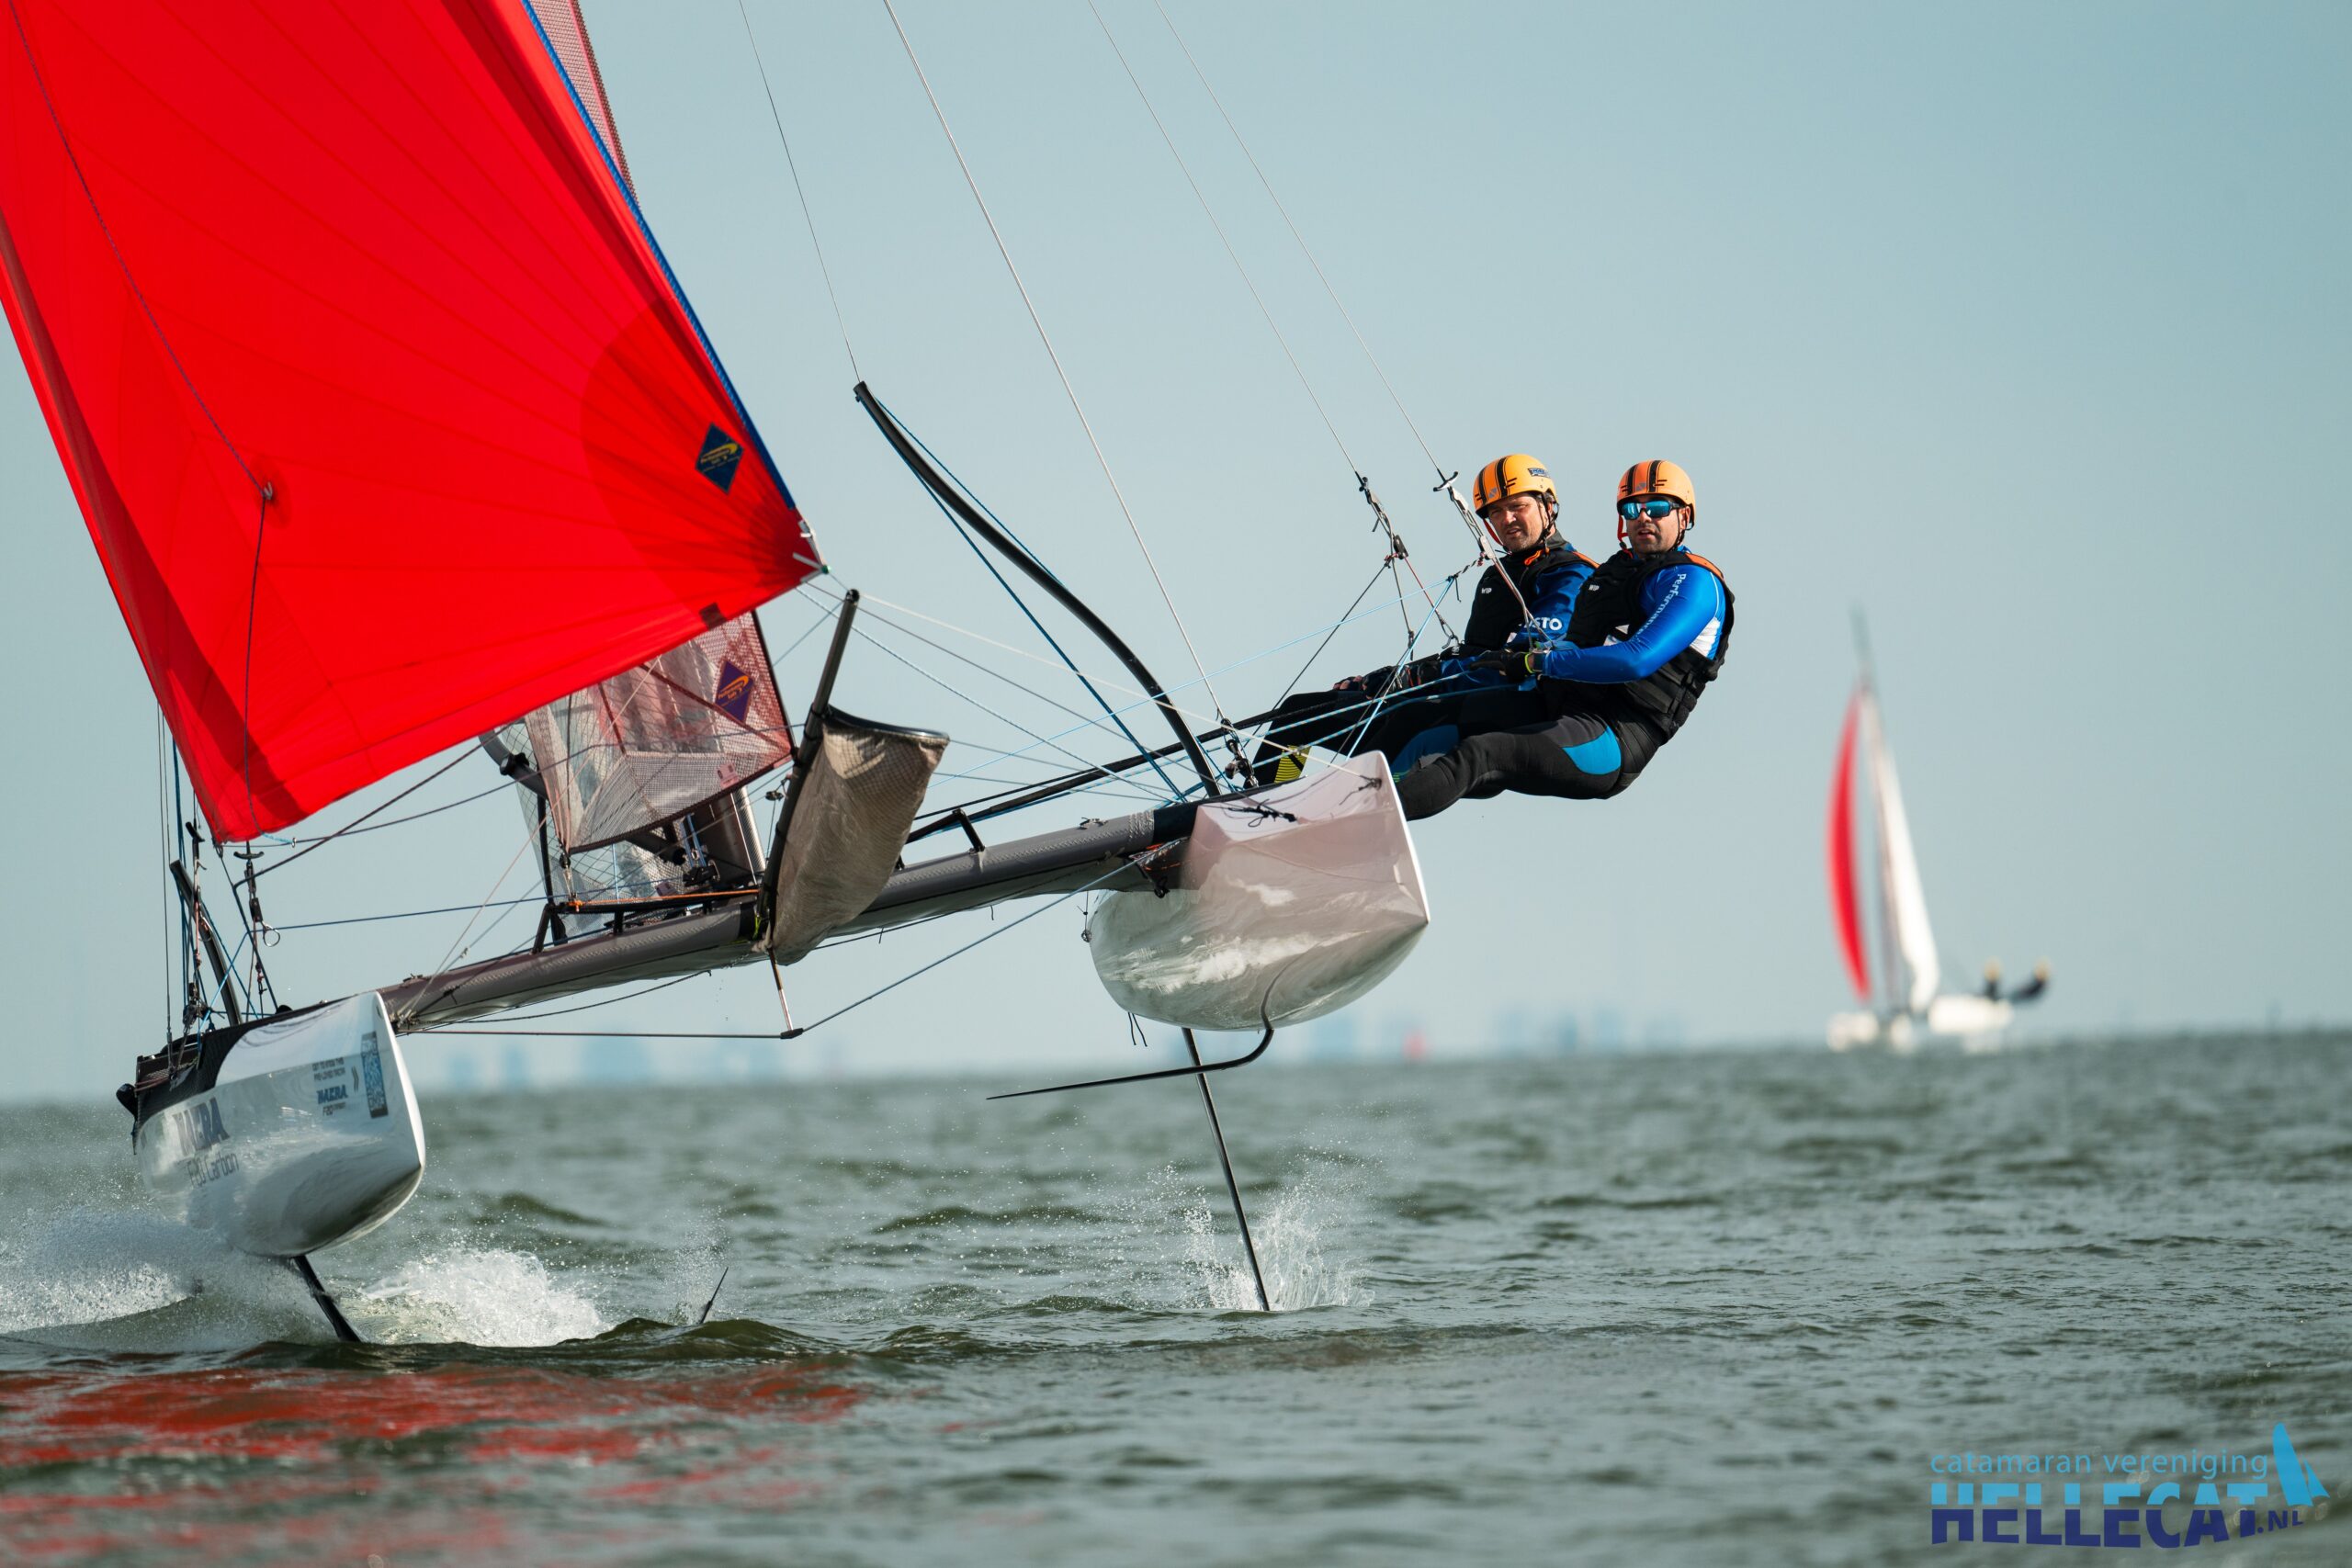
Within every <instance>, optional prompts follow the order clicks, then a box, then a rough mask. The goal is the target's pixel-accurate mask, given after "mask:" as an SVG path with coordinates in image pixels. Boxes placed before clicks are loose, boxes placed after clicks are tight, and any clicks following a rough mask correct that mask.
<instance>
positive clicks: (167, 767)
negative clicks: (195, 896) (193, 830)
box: [155, 703, 187, 1040]
mask: <svg viewBox="0 0 2352 1568" xmlns="http://www.w3.org/2000/svg"><path fill="white" fill-rule="evenodd" d="M169 735H170V731H169V730H168V729H166V728H164V705H163V704H161V703H157V704H156V705H155V828H156V840H155V848H156V850H157V852H158V854H159V857H160V858H159V860H158V864H160V865H162V866H163V867H164V874H166V875H168V874H170V867H171V863H172V838H173V835H174V834H175V832H176V831H177V829H175V828H174V827H173V826H172V818H171V800H170V797H169V793H168V792H169V790H170V787H171V786H170V782H169V775H170V773H171V765H172V763H171V759H172V752H171V750H170V747H171V741H170V739H169V738H168V737H169ZM178 906H179V899H178V898H177V897H171V898H168V899H166V900H165V901H164V964H163V970H164V1038H165V1039H166V1040H168V1039H170V1038H171V1037H172V1036H173V1035H175V1034H176V1033H178V1032H179V1028H180V1025H179V1024H178V1023H176V1022H175V1020H174V1017H173V1015H174V1013H175V1011H176V1010H177V1009H178V1005H179V1000H180V998H179V987H178V984H177V981H176V979H175V976H174V975H173V974H172V926H173V923H174V921H173V917H174V911H175V909H177V908H178ZM186 918H187V917H186V915H185V913H184V912H183V913H182V914H181V915H180V919H186Z"/></svg>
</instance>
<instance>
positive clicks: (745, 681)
mask: <svg viewBox="0 0 2352 1568" xmlns="http://www.w3.org/2000/svg"><path fill="white" fill-rule="evenodd" d="M710 705H711V706H713V707H715V708H717V709H718V711H719V712H721V713H723V714H725V715H726V716H728V717H729V718H731V719H733V720H734V721H735V722H736V723H738V724H742V723H744V722H746V721H747V720H748V719H749V717H750V716H751V712H752V678H751V676H749V675H747V674H745V673H744V672H743V671H742V669H741V666H739V665H738V664H737V663H736V662H735V661H734V660H731V659H722V660H719V661H718V695H717V696H715V697H713V698H711V699H710Z"/></svg>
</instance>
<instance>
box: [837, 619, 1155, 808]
mask: <svg viewBox="0 0 2352 1568" xmlns="http://www.w3.org/2000/svg"><path fill="white" fill-rule="evenodd" d="M883 624H884V625H886V626H887V625H888V624H889V623H888V622H887V621H886V622H884V623H883ZM852 630H853V631H854V634H855V635H856V636H858V637H863V638H864V639H865V641H866V642H867V643H868V644H870V645H871V646H873V647H875V648H878V649H881V650H882V651H883V652H884V653H887V654H888V655H889V656H890V657H891V658H893V659H895V660H898V661H899V663H901V664H903V665H905V666H906V667H907V668H908V669H910V670H911V671H914V672H915V673H916V674H918V675H920V676H922V678H923V679H924V680H926V681H928V682H931V683H932V684H933V685H934V686H937V687H938V688H939V689H940V690H941V691H943V692H945V693H947V694H949V695H951V696H956V697H961V698H962V699H963V700H964V701H966V702H967V703H969V704H971V705H973V706H974V707H976V708H978V709H979V710H980V711H981V712H982V713H984V714H986V715H988V716H989V717H990V718H993V719H995V720H997V721H998V722H999V723H1001V724H1009V725H1011V726H1012V728H1015V729H1017V730H1019V731H1021V733H1022V734H1023V735H1025V736H1027V737H1028V738H1029V739H1031V740H1033V741H1035V742H1036V743H1037V744H1038V745H1040V746H1047V747H1051V748H1052V749H1053V750H1057V751H1059V752H1060V753H1061V754H1062V755H1063V756H1065V757H1067V758H1069V760H1070V761H1073V762H1076V763H1077V764H1078V765H1079V766H1080V767H1081V768H1086V769H1091V770H1092V771H1093V772H1095V773H1101V774H1102V775H1103V777H1104V778H1106V779H1115V778H1117V777H1118V775H1117V774H1115V773H1112V772H1111V771H1110V770H1109V769H1107V768H1104V767H1103V766H1102V765H1101V764H1099V763H1096V762H1091V761H1088V760H1087V759H1086V758H1084V757H1082V756H1080V755H1079V754H1078V753H1077V752H1075V751H1073V750H1070V749H1069V747H1067V746H1059V745H1056V744H1055V743H1054V742H1053V741H1051V740H1048V739H1046V738H1045V737H1044V736H1042V735H1040V734H1038V733H1037V732H1036V731H1035V730H1034V729H1032V728H1029V727H1028V726H1027V725H1025V724H1023V723H1022V722H1021V721H1020V720H1018V719H1016V718H1013V717H1012V716H1010V715H1008V714H1001V713H999V712H997V711H996V709H994V708H992V707H990V706H989V705H987V704H986V703H984V702H982V701H980V700H979V699H978V697H975V696H974V695H972V694H970V693H969V692H959V691H957V690H956V688H955V687H953V686H951V685H949V684H948V683H947V682H944V681H943V680H941V679H940V678H939V677H938V676H936V675H934V674H933V673H932V672H931V671H928V670H926V669H924V668H923V667H922V665H920V664H917V663H916V662H915V661H914V660H911V659H909V658H908V657H907V656H906V655H905V654H903V653H900V652H899V650H898V649H895V648H892V647H891V646H890V645H889V644H888V643H887V642H884V641H882V640H881V639H880V638H878V637H874V636H872V635H871V634H869V633H868V632H867V631H866V630H865V627H863V626H857V627H853V628H852ZM908 635H910V636H912V635H913V634H911V633H909V634H908ZM916 640H917V641H921V640H922V639H921V638H920V637H918V638H917V639H916ZM965 662H966V663H967V664H968V663H970V662H971V661H970V660H965ZM973 668H974V669H986V668H987V666H985V665H973ZM1020 689H1021V690H1023V691H1026V690H1027V688H1026V687H1022V688H1020ZM1031 695H1033V696H1035V693H1031ZM1041 700H1045V701H1051V699H1050V698H1046V699H1041ZM1054 705H1055V706H1056V707H1061V705H1060V704H1059V703H1055V704H1054ZM1062 711H1063V712H1064V713H1069V712H1070V710H1069V708H1062ZM1094 723H1095V721H1094V720H1092V719H1087V720H1086V725H1087V727H1089V728H1091V727H1093V726H1094ZM1065 733H1068V732H1067V731H1066V732H1065ZM966 744H967V745H968V744H970V742H968V741H967V742H966ZM982 750H989V751H994V752H995V754H996V755H998V756H1012V755H1015V754H1016V753H1012V752H1008V751H997V750H996V749H995V748H993V747H984V748H982ZM1024 750H1025V748H1024Z"/></svg>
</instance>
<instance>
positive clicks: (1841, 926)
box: [1829, 686, 1871, 1005]
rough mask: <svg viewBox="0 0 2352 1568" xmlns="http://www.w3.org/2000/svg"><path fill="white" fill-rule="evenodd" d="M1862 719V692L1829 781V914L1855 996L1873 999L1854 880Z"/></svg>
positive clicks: (1850, 711) (1851, 706)
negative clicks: (1856, 756)
mask: <svg viewBox="0 0 2352 1568" xmlns="http://www.w3.org/2000/svg"><path fill="white" fill-rule="evenodd" d="M1861 716H1862V693H1861V688H1860V687H1859V686H1858V687H1856V688H1855V689H1854V695H1853V699H1852V700H1851V701H1850V702H1849V703H1848V704H1847V705H1846V728H1845V732H1844V733H1843V734H1841V735H1839V736H1838V772H1837V773H1836V774H1835V775H1834V776H1832V778H1831V779H1830V781H1829V914H1830V919H1831V922H1832V923H1833V924H1834V925H1835V926H1836V927H1837V930H1838V953H1839V955H1840V956H1842V957H1843V958H1844V959H1845V960H1846V976H1847V977H1848V978H1849V979H1850V980H1852V981H1853V983H1854V995H1855V996H1857V997H1859V998H1861V1000H1862V1001H1863V1003H1864V1004H1865V1005H1867V1004H1868V1003H1869V1001H1870V999H1871V971H1870V961H1869V960H1868V959H1867V958H1866V957H1865V956H1864V955H1863V952H1862V914H1861V903H1862V900H1861V889H1860V887H1859V886H1856V884H1855V881H1854V732H1855V729H1856V727H1857V726H1858V725H1859V724H1860V719H1861Z"/></svg>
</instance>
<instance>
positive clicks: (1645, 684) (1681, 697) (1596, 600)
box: [1563, 547, 1732, 741]
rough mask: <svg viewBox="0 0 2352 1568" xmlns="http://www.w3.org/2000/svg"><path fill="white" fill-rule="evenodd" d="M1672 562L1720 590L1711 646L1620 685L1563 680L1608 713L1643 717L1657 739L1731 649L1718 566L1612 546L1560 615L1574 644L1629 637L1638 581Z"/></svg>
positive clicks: (1676, 553) (1685, 652) (1684, 554)
mask: <svg viewBox="0 0 2352 1568" xmlns="http://www.w3.org/2000/svg"><path fill="white" fill-rule="evenodd" d="M1678 566H1695V567H1700V568H1702V569H1704V570H1706V572H1707V573H1708V575H1709V576H1711V577H1713V579H1714V580H1715V581H1716V583H1717V584H1718V585H1719V586H1720V587H1721V588H1722V589H1723V591H1724V624H1723V625H1722V626H1720V627H1718V628H1717V629H1716V632H1715V647H1714V651H1713V653H1701V652H1700V651H1698V649H1691V648H1686V649H1681V650H1680V651H1679V652H1678V653H1676V654H1675V656H1674V657H1673V658H1671V659H1669V660H1667V661H1666V662H1665V663H1664V664H1661V665H1659V666H1658V667H1657V670H1655V671H1651V672H1650V673H1649V674H1647V675H1645V676H1643V677H1642V678H1641V679H1640V680H1638V681H1628V682H1623V684H1621V685H1587V684H1584V683H1581V682H1563V684H1569V685H1573V687H1574V689H1575V691H1576V693H1577V695H1578V697H1580V698H1593V697H1598V698H1600V703H1601V705H1603V706H1605V707H1608V708H1611V709H1613V710H1615V711H1614V712H1612V713H1611V715H1610V716H1612V717H1627V718H1639V719H1641V720H1643V721H1645V723H1647V724H1648V725H1649V726H1650V727H1651V728H1654V729H1656V730H1657V737H1658V739H1659V740H1661V741H1663V740H1666V739H1669V738H1670V737H1671V736H1672V735H1673V734H1674V732H1675V731H1676V730H1678V729H1679V728H1682V721H1683V720H1685V719H1687V718H1689V717H1690V716H1691V709H1692V708H1694V707H1696V706H1698V705H1699V697H1700V694H1702V693H1703V692H1704V691H1705V690H1706V689H1707V683H1708V682H1711V681H1713V679H1714V678H1715V675H1716V672H1717V671H1721V670H1722V669H1723V667H1724V655H1726V654H1728V653H1729V652H1730V651H1731V615H1732V593H1731V584H1730V583H1729V582H1726V581H1724V574H1723V571H1722V570H1721V569H1720V568H1718V567H1717V566H1716V565H1715V563H1714V562H1713V561H1711V560H1709V559H1708V558H1706V557H1704V556H1695V555H1692V554H1691V552H1690V551H1689V550H1687V549H1683V548H1680V547H1677V548H1674V549H1671V550H1660V551H1658V552H1657V554H1656V555H1647V556H1645V555H1636V554H1635V553H1634V552H1633V551H1632V550H1619V551H1618V552H1617V553H1616V554H1615V555H1613V556H1611V557H1610V558H1608V560H1606V561H1604V562H1603V563H1602V564H1601V566H1600V570H1596V571H1595V572H1594V573H1593V574H1592V576H1591V578H1590V579H1589V581H1587V582H1586V583H1585V585H1584V592H1582V593H1580V594H1578V595H1577V608H1576V614H1575V615H1571V616H1570V617H1569V618H1568V640H1569V641H1570V642H1572V643H1574V644H1576V646H1577V647H1578V648H1599V647H1600V645H1601V644H1602V643H1605V642H1607V641H1609V640H1610V639H1611V638H1612V637H1631V636H1632V635H1633V634H1634V627H1636V626H1639V625H1640V624H1641V620H1642V586H1643V584H1645V583H1646V582H1647V581H1649V580H1650V579H1651V578H1652V577H1655V576H1656V575H1657V573H1659V572H1661V571H1665V570H1668V569H1669V568H1671V567H1678Z"/></svg>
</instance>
